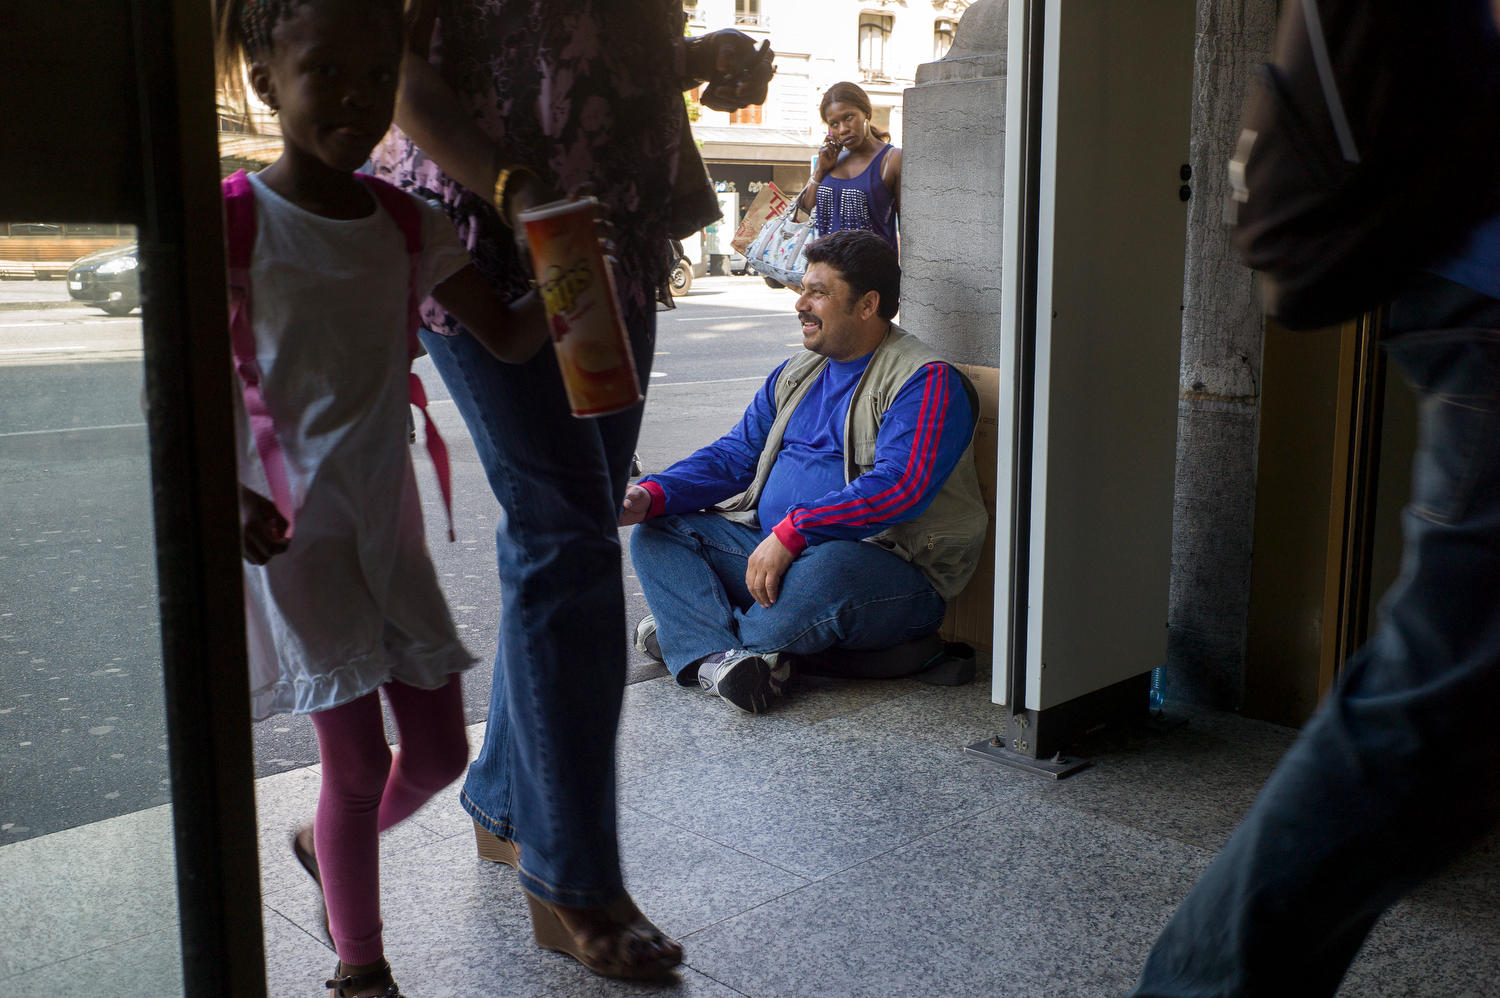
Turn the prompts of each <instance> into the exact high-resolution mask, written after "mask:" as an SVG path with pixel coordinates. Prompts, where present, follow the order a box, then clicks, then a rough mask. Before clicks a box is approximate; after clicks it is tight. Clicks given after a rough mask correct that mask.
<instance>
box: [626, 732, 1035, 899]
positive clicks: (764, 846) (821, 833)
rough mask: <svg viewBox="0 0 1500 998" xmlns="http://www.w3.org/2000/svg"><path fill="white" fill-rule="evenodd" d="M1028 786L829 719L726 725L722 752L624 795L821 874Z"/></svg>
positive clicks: (693, 827)
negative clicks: (730, 728) (733, 732)
mask: <svg viewBox="0 0 1500 998" xmlns="http://www.w3.org/2000/svg"><path fill="white" fill-rule="evenodd" d="M1026 792H1027V791H1026V789H1025V788H1023V787H1022V786H1021V785H1020V784H1018V783H1017V782H1015V781H1008V782H1007V781H1002V780H997V779H995V778H994V776H993V774H992V773H991V772H989V771H988V770H986V769H981V768H980V767H978V766H975V765H973V764H971V763H970V762H968V761H967V760H966V759H964V757H963V756H962V754H961V753H959V752H956V751H952V750H951V749H948V748H938V747H933V746H929V745H924V744H919V743H915V742H912V741H911V740H910V739H906V738H898V737H886V736H885V735H883V734H882V733H881V732H879V731H878V730H862V731H843V732H834V731H828V730H824V726H821V725H820V726H817V727H815V728H800V729H795V730H794V729H789V728H783V729H780V730H778V731H773V732H768V733H767V734H765V735H764V736H762V737H756V738H747V737H745V736H744V735H743V734H739V735H737V736H736V737H732V738H731V737H729V736H727V735H726V736H725V737H723V738H721V739H720V743H719V745H718V748H717V750H716V751H714V752H712V753H700V754H698V755H695V756H692V757H688V758H684V759H683V760H682V762H681V764H680V765H678V766H676V767H674V768H670V769H662V770H658V771H656V772H655V773H653V774H651V775H650V776H649V778H637V779H631V780H627V781H625V782H623V783H622V785H621V788H620V798H621V803H623V804H625V805H626V806H628V807H631V808H634V809H636V810H638V811H641V812H643V813H645V814H649V815H652V816H654V817H657V818H660V819H662V820H664V821H666V822H669V823H670V824H673V825H676V826H677V827H679V828H683V829H686V830H688V831H691V832H694V833H696V834H698V835H701V836H703V837H704V838H707V839H711V840H713V841H714V842H717V843H720V844H721V845H723V846H726V847H728V848H731V849H735V850H737V851H739V852H742V853H744V854H746V855H748V856H752V857H754V858H756V859H759V860H762V861H763V862H766V863H770V864H772V865H775V866H778V867H781V868H782V869H784V870H787V871H789V872H791V873H795V874H797V875H799V876H802V877H806V878H808V879H817V878H819V877H824V876H827V875H829V874H831V873H834V872H837V871H838V870H842V869H844V868H846V867H848V866H850V865H852V864H854V863H859V862H862V861H864V860H866V859H869V858H870V857H872V856H876V855H879V854H880V853H883V852H885V851H887V850H889V849H892V848H895V847H896V846H899V845H901V844H903V843H905V842H908V841H910V840H912V839H914V838H918V837H920V836H922V835H925V834H927V833H928V832H930V831H932V830H934V829H937V828H942V827H944V826H946V825H949V824H952V823H953V822H954V821H957V820H959V819H960V818H963V817H965V816H967V815H972V814H975V813H977V812H978V811H981V810H985V809H987V808H991V807H994V806H995V805H997V804H1001V803H1003V802H1006V801H1010V800H1016V799H1019V798H1020V797H1022V796H1024V795H1025V793H1026Z"/></svg>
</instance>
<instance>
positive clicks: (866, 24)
mask: <svg viewBox="0 0 1500 998" xmlns="http://www.w3.org/2000/svg"><path fill="white" fill-rule="evenodd" d="M895 20H896V19H895V18H894V17H892V16H891V15H890V14H868V13H867V14H861V15H859V69H860V72H861V73H863V74H864V77H865V79H867V80H869V79H884V78H885V75H886V73H885V45H886V42H888V41H889V40H890V37H891V26H892V25H893V24H894V23H895Z"/></svg>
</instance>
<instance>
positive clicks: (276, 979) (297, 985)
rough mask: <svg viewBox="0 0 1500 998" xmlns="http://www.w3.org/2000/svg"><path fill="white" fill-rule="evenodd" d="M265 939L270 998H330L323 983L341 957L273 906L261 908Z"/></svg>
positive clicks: (267, 984) (267, 981)
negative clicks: (303, 997)
mask: <svg viewBox="0 0 1500 998" xmlns="http://www.w3.org/2000/svg"><path fill="white" fill-rule="evenodd" d="M261 922H262V926H263V929H264V932H265V940H266V950H265V952H266V994H267V995H268V996H269V998H302V996H305V998H327V994H328V992H327V990H326V989H324V988H322V987H321V985H322V983H323V982H324V981H326V980H328V974H329V972H330V971H331V970H333V965H334V963H336V962H337V961H338V957H337V956H336V955H335V954H334V952H333V950H332V949H331V948H329V947H328V946H327V945H326V944H325V943H323V942H321V941H319V940H318V939H315V938H313V937H312V936H311V935H308V933H307V930H306V929H304V928H302V927H301V926H300V925H294V924H293V923H292V922H290V921H288V920H287V919H286V918H285V917H284V916H283V915H281V914H280V913H279V912H277V911H275V910H274V909H272V908H271V907H270V906H265V907H263V908H262V913H261Z"/></svg>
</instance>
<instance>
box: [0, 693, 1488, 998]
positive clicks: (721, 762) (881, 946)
mask: <svg viewBox="0 0 1500 998" xmlns="http://www.w3.org/2000/svg"><path fill="white" fill-rule="evenodd" d="M989 686H990V684H989V680H988V677H986V676H981V678H980V680H979V681H978V682H975V683H971V684H969V685H968V686H961V687H953V688H941V687H928V686H923V685H921V684H919V683H916V682H913V681H909V680H896V681H888V682H837V681H832V680H823V681H819V682H816V683H806V684H804V685H803V686H802V688H801V689H799V690H798V691H796V693H795V694H794V695H793V696H791V697H789V698H788V699H787V700H786V701H784V702H781V703H779V704H778V705H777V707H776V708H775V709H774V710H772V711H771V712H770V713H768V714H765V715H761V716H758V717H752V716H750V715H747V714H742V713H740V712H738V711H736V710H734V709H733V708H731V707H729V706H728V705H726V704H724V703H722V702H720V701H718V700H716V699H714V698H711V697H709V696H707V695H705V694H703V693H701V692H700V691H698V690H694V689H682V688H679V687H678V686H677V685H676V684H675V683H674V682H673V681H672V680H671V679H670V678H665V677H664V678H661V679H656V680H650V681H647V682H642V683H637V684H635V685H633V686H630V687H629V688H628V689H627V690H626V693H625V712H624V716H623V718H622V721H621V730H620V741H619V771H620V785H619V793H620V838H621V853H622V857H623V860H624V864H625V878H626V881H627V883H628V884H629V887H630V889H631V891H632V892H633V894H634V896H635V898H636V900H637V901H638V902H639V903H640V906H641V908H642V910H644V911H646V912H648V913H650V914H651V916H652V917H653V918H654V919H655V920H656V921H657V923H658V924H659V925H660V926H661V927H662V929H663V930H664V931H666V932H667V933H669V934H671V935H673V936H674V937H676V938H678V939H680V940H682V942H683V945H684V946H685V948H686V950H687V960H686V963H685V964H684V965H683V967H682V969H681V972H680V974H679V975H678V977H679V982H678V983H677V984H676V985H675V986H673V987H669V988H667V989H666V990H665V991H664V990H663V988H662V986H660V985H656V984H631V983H626V982H612V981H604V980H602V979H600V978H597V977H594V976H593V975H591V974H589V973H588V972H587V971H585V970H584V969H583V968H582V967H580V966H579V965H578V964H577V963H576V962H574V961H573V960H571V959H569V958H568V957H565V956H561V955H559V954H555V953H548V952H544V951H542V950H539V949H537V948H536V947H535V946H534V945H533V944H532V940H531V930H530V925H529V923H528V920H527V916H526V903H525V899H524V897H523V895H522V893H521V891H520V889H519V887H518V886H517V884H516V878H515V874H514V873H513V872H512V871H511V870H510V869H509V868H507V867H503V866H497V865H495V864H491V863H485V862H482V861H480V860H478V859H477V858H476V857H475V851H474V836H473V826H472V823H471V822H470V821H469V819H468V817H467V815H465V814H464V813H463V811H462V810H461V809H460V808H459V806H458V804H457V802H456V800H455V793H456V789H455V788H450V789H449V790H447V791H444V792H443V793H441V794H439V795H438V797H437V798H436V799H434V800H433V801H432V802H430V803H429V804H428V805H427V806H426V807H424V808H423V809H422V810H420V811H418V812H417V813H416V814H415V815H413V816H412V818H411V819H410V820H408V821H406V822H404V823H403V824H401V825H400V826H398V827H397V828H395V829H393V830H392V831H391V833H390V834H389V835H387V836H386V837H385V839H384V840H383V842H382V846H381V864H382V868H381V879H382V894H383V911H382V915H383V917H384V920H385V941H386V950H387V954H388V955H389V958H390V961H391V964H392V966H393V967H394V969H395V972H396V977H397V980H399V981H400V982H401V983H402V985H403V987H404V988H405V990H406V993H407V994H411V995H425V996H431V998H459V996H465V995H481V994H483V995H490V994H497V995H498V994H504V995H520V996H531V995H535V996H541V995H567V996H570V998H579V996H612V995H662V994H664V993H666V992H667V991H670V993H671V994H672V995H674V996H684V998H686V996H707V998H744V996H750V998H773V996H810V998H811V996H817V998H838V996H845V995H849V996H854V995H861V996H868V995H881V996H890V995H899V996H902V998H927V996H930V998H959V996H967V995H974V996H979V995H984V996H999V998H1023V996H1024V998H1088V996H1101V998H1102V996H1114V995H1119V994H1122V993H1123V992H1124V991H1125V990H1127V989H1128V987H1129V986H1130V984H1131V982H1132V981H1133V980H1134V978H1135V975H1136V973H1137V972H1138V971H1139V968H1140V965H1141V962H1142V961H1143V960H1144V959H1145V956H1146V952H1147V950H1148V949H1149V947H1150V945H1151V942H1152V939H1153V938H1154V937H1155V935H1156V933H1157V932H1158V931H1159V930H1160V928H1161V926H1162V925H1163V924H1164V922H1165V921H1166V919H1167V917H1168V915H1169V914H1170V913H1171V911H1172V909H1173V908H1174V907H1175V906H1176V904H1177V902H1178V901H1180V900H1181V898H1182V897H1183V895H1184V894H1185V893H1186V892H1187V890H1188V888H1189V887H1190V886H1191V885H1192V883H1193V881H1194V879H1195V878H1196V877H1197V876H1198V874H1199V873H1200V872H1201V871H1202V870H1203V868H1204V867H1205V866H1206V865H1207V864H1208V862H1209V860H1210V859H1211V858H1212V857H1213V854H1214V852H1215V851H1216V850H1217V849H1218V848H1219V847H1220V846H1221V845H1222V844H1223V842H1224V840H1225V838H1226V837H1227V836H1228V834H1229V832H1230V830H1231V829H1232V828H1233V827H1234V825H1235V823H1236V822H1237V821H1238V820H1239V817H1240V815H1242V814H1243V813H1244V811H1245V809H1246V808H1247V807H1248V806H1249V804H1250V802H1251V800H1252V799H1253V798H1254V796H1255V793H1256V791H1257V790H1258V789H1259V787H1260V785H1261V784H1262V782H1264V780H1265V778H1266V775H1267V774H1268V772H1269V771H1270V769H1271V767H1272V766H1273V765H1274V764H1275V761H1276V759H1277V758H1278V757H1279V756H1280V755H1281V753H1282V752H1283V751H1284V750H1285V748H1286V746H1287V745H1288V744H1289V743H1290V741H1291V739H1292V736H1293V732H1292V731H1291V729H1288V728H1284V727H1280V726H1277V725H1272V724H1267V723H1264V722H1259V721H1251V720H1247V719H1245V718H1242V717H1237V716H1235V715H1232V714H1225V713H1218V712H1212V711H1197V710H1189V711H1184V712H1172V713H1174V714H1177V715H1179V716H1180V715H1182V714H1185V715H1186V717H1187V721H1188V723H1187V724H1186V725H1183V726H1181V727H1178V728H1176V729H1175V730H1173V731H1172V732H1170V733H1169V734H1166V735H1160V734H1154V735H1153V734H1150V733H1140V734H1136V735H1132V736H1128V737H1116V738H1114V739H1112V740H1111V741H1110V742H1107V743H1100V744H1098V745H1096V746H1094V748H1095V749H1097V751H1095V752H1093V753H1092V755H1091V757H1092V759H1093V762H1094V765H1093V766H1092V768H1090V769H1087V770H1085V771H1083V772H1081V773H1079V774H1078V775H1076V776H1073V777H1071V778H1069V779H1066V780H1062V781H1052V780H1048V779H1043V778H1040V777H1036V776H1032V775H1028V774H1025V773H1021V772H1017V771H1013V770H1008V769H1003V768H1000V767H997V766H995V765H993V764H991V763H987V762H983V761H978V760H975V759H973V758H971V757H967V756H966V755H965V754H964V753H963V751H962V746H963V745H965V744H967V743H969V742H972V741H975V740H978V739H979V738H981V737H983V736H984V735H985V734H986V733H987V732H989V731H990V730H991V727H992V726H993V724H994V723H995V720H996V718H997V717H998V714H999V711H1000V708H998V707H996V706H994V705H993V704H991V703H990V702H989ZM482 733H483V726H482V725H476V726H474V727H472V728H470V732H469V734H470V742H471V744H472V745H476V746H477V745H478V744H479V741H480V739H481V737H482ZM317 796H318V769H317V767H315V766H314V767H308V768H305V769H297V770H290V771H288V772H284V773H279V774H276V775H274V776H269V777H266V778H264V779H261V780H259V781H257V784H256V798H257V802H258V824H259V827H260V849H261V852H260V860H261V889H262V896H263V909H262V913H261V914H262V917H263V919H264V924H265V938H266V956H267V971H268V979H269V993H270V994H271V995H274V996H277V998H283V996H288V995H313V994H317V993H319V991H318V988H317V985H318V984H319V983H320V982H321V981H322V980H323V978H324V975H326V974H327V973H328V971H329V970H331V969H332V967H333V962H334V955H333V953H332V951H331V950H330V949H328V947H327V946H326V945H325V944H324V943H323V942H322V940H321V939H320V938H319V936H320V931H319V927H318V925H319V905H318V897H317V893H316V891H315V890H314V889H313V886H312V884H311V882H310V881H309V880H308V878H307V877H306V876H305V875H304V874H303V872H302V871H301V869H299V868H298V866H297V864H296V861H295V860H294V859H293V858H292V853H291V850H290V848H289V847H288V844H287V837H288V834H289V833H290V831H291V829H292V828H293V827H295V825H296V824H297V823H298V822H300V821H305V820H306V819H307V818H308V817H309V816H310V815H311V814H312V813H313V808H314V807H315V806H316V802H317ZM170 820H171V817H170V811H169V809H168V808H167V807H161V808H156V809H153V810H150V811H142V812H139V813H137V814H131V815H125V816H122V817H119V818H114V819H111V820H109V821H105V822H100V823H98V824H96V825H86V826H82V827H80V828H75V829H69V830H67V831H63V832H57V833H55V834H52V835H47V836H42V837H40V838H35V839H28V840H26V841H24V842H20V843H16V844H14V845H10V846H5V847H0V939H5V940H6V941H7V945H6V946H4V947H0V988H3V990H4V992H5V994H6V995H7V996H8V998H52V996H54V995H56V994H58V993H59V992H60V991H66V990H69V989H70V987H71V985H70V984H68V983H65V982H100V983H103V984H105V985H106V987H107V990H108V991H109V993H110V994H111V995H112V996H118V998H128V996H137V995H139V996H142V998H144V996H151V998H161V996H164V995H171V994H181V975H180V970H179V969H178V968H179V966H180V962H179V957H178V950H177V919H176V907H175V904H176V898H175V893H174V891H173V876H174V875H173V867H172V853H171V847H170V841H171V835H170ZM1497 885H1500V849H1497V847H1496V843H1495V841H1494V840H1491V842H1490V843H1489V844H1488V846H1487V847H1486V848H1485V849H1482V850H1481V851H1480V852H1479V853H1478V854H1476V855H1474V856H1472V857H1470V858H1469V859H1468V860H1466V861H1464V862H1463V863H1461V864H1460V865H1459V866H1458V868H1456V869H1454V870H1452V871H1450V872H1449V873H1448V874H1446V875H1444V876H1443V877H1440V878H1438V879H1437V880H1435V881H1434V882H1432V883H1431V884H1429V885H1427V886H1426V887H1424V888H1423V889H1422V890H1420V891H1418V892H1417V894H1415V895H1414V896H1413V897H1411V898H1409V899H1408V900H1406V901H1404V902H1402V903H1401V904H1399V905H1397V906H1396V907H1395V908H1394V909H1393V910H1392V911H1391V912H1390V913H1389V914H1388V915H1387V916H1386V917H1385V918H1384V919H1382V920H1381V922H1380V924H1379V925H1378V926H1377V927H1376V929H1375V932H1374V933H1373V934H1372V935H1371V937H1370V939H1369V941H1368V942H1367V943H1366V945H1365V947H1364V949H1363V950H1362V951H1361V953H1360V955H1359V958H1358V960H1357V961H1356V963H1355V965H1354V968H1353V970H1352V971H1351V972H1350V974H1349V976H1348V978H1347V979H1346V980H1345V981H1344V984H1343V987H1342V988H1341V989H1340V991H1339V994H1340V995H1341V996H1346V998H1349V996H1358V998H1383V996H1392V998H1395V996H1401V998H1421V996H1427V998H1440V996H1441V998H1455V996H1475V995H1480V994H1494V993H1495V991H1494V981H1495V971H1496V968H1497V967H1500V932H1497V931H1496V902H1495V898H1496V888H1497ZM72 990H76V988H72ZM85 990H87V987H85Z"/></svg>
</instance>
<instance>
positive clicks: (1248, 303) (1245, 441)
mask: <svg viewBox="0 0 1500 998" xmlns="http://www.w3.org/2000/svg"><path fill="white" fill-rule="evenodd" d="M1275 27H1276V0H1198V28H1197V32H1196V51H1195V52H1194V57H1193V61H1194V72H1193V111H1192V116H1193V117H1192V140H1191V146H1190V163H1191V166H1192V168H1193V177H1192V182H1191V184H1192V190H1193V197H1192V200H1191V201H1190V202H1189V204H1188V227H1187V263H1186V267H1185V272H1184V275H1183V313H1182V367H1181V380H1180V384H1179V391H1178V403H1177V417H1178V424H1177V426H1178V429H1177V480H1176V486H1175V489H1174V492H1175V497H1174V502H1173V511H1172V581H1171V600H1170V604H1169V607H1168V614H1167V626H1168V641H1167V663H1168V668H1167V691H1166V695H1167V698H1168V700H1172V699H1179V700H1186V701H1189V702H1193V703H1204V704H1209V705H1212V706H1215V707H1220V708H1226V709H1231V710H1232V709H1238V708H1239V707H1240V706H1241V705H1242V703H1243V699H1244V688H1245V682H1244V676H1245V637H1246V618H1247V614H1248V612H1249V601H1250V546H1251V537H1252V533H1253V528H1254V513H1255V466H1256V448H1257V443H1258V437H1257V427H1258V425H1259V413H1260V394H1261V393H1260V370H1261V341H1262V338H1263V334H1264V331H1265V320H1264V317H1263V315H1262V313H1261V309H1260V304H1259V301H1258V299H1257V297H1256V293H1255V288H1254V285H1253V283H1252V278H1251V273H1250V271H1249V270H1248V269H1246V268H1245V267H1244V266H1243V265H1241V264H1240V263H1239V261H1238V260H1237V259H1236V257H1235V255H1234V253H1233V251H1232V250H1231V249H1230V248H1229V243H1228V239H1229V230H1228V229H1227V228H1226V227H1225V225H1224V222H1223V211H1224V199H1225V194H1226V193H1227V188H1228V178H1227V174H1226V172H1225V165H1226V164H1227V163H1228V161H1229V156H1230V154H1231V153H1232V152H1233V150H1234V144H1235V139H1236V138H1237V136H1238V134H1239V116H1240V107H1241V106H1242V105H1243V103H1244V99H1245V94H1246V91H1247V88H1248V87H1249V85H1250V82H1251V81H1252V80H1253V79H1254V76H1255V68H1256V66H1257V65H1258V64H1259V63H1260V62H1262V61H1264V60H1265V59H1266V57H1267V54H1268V53H1269V52H1270V49H1271V41H1272V38H1273V36H1274V34H1275Z"/></svg>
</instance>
